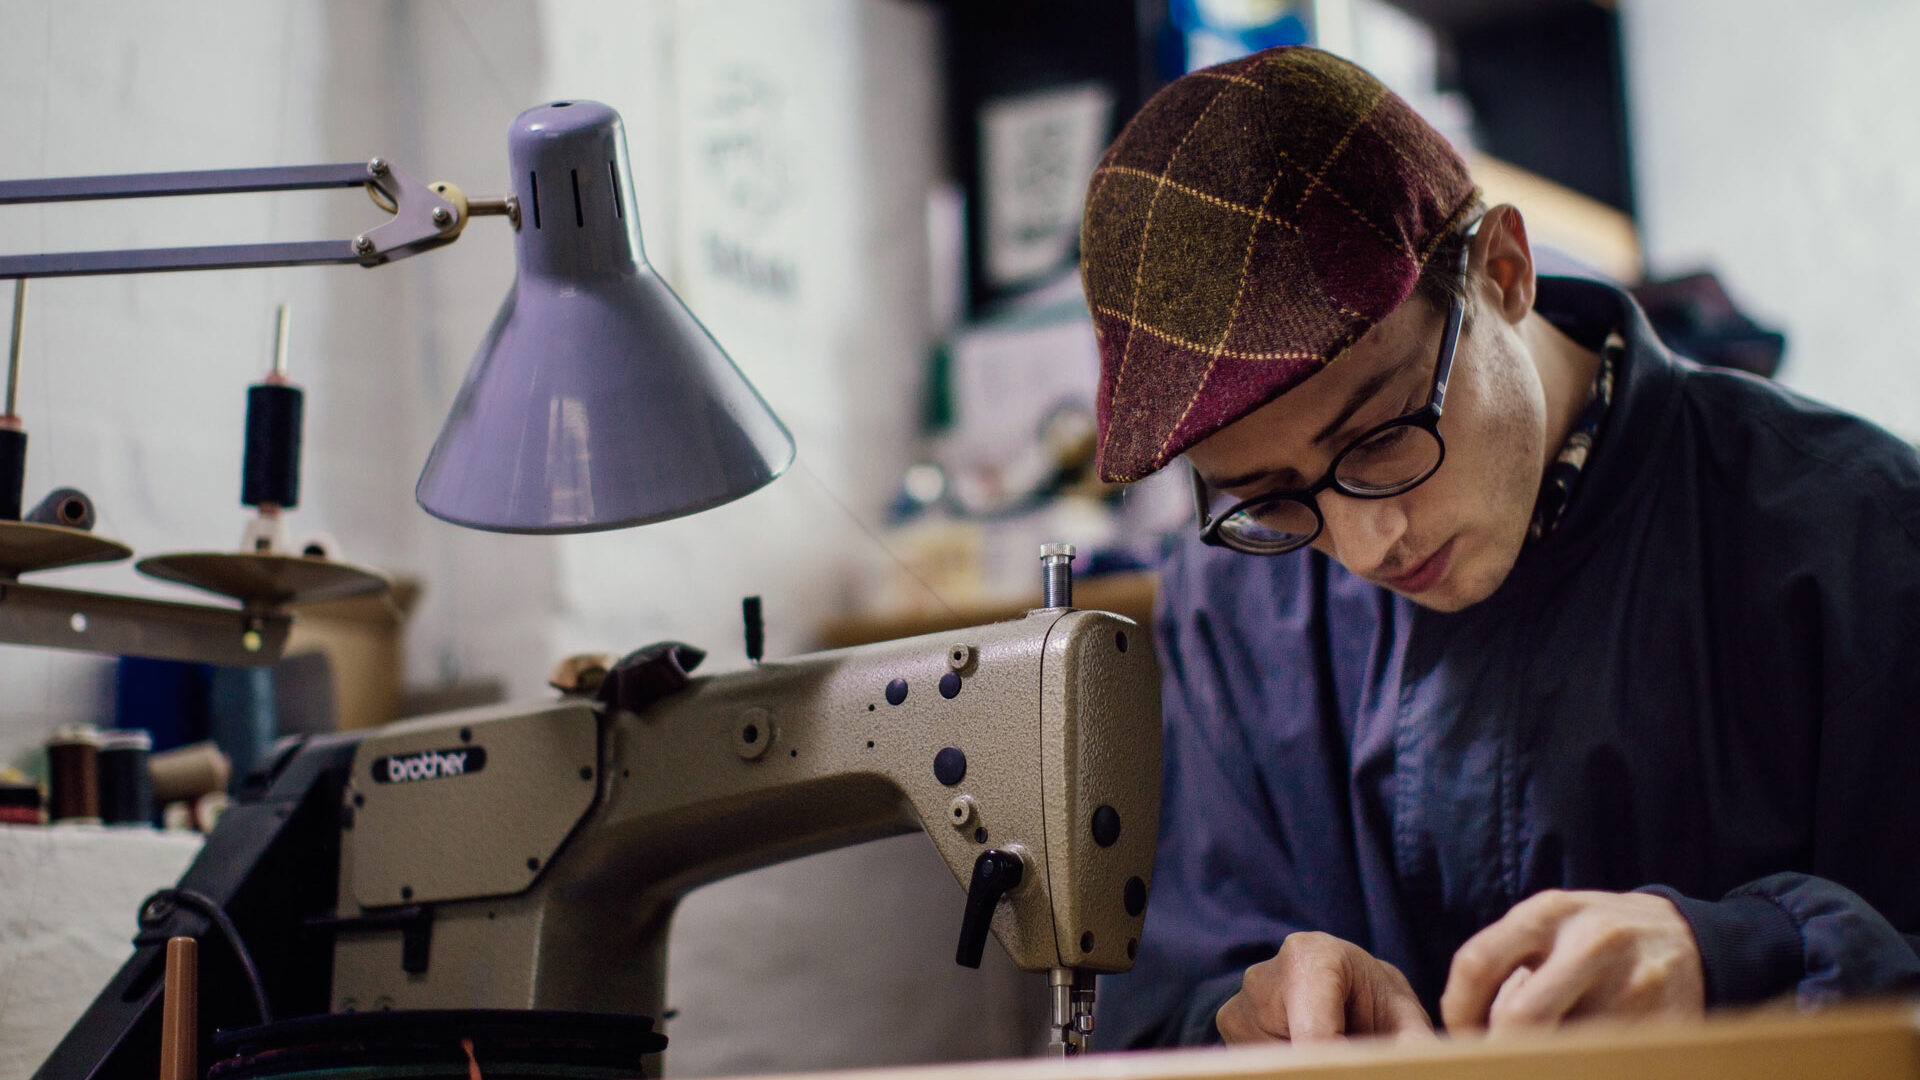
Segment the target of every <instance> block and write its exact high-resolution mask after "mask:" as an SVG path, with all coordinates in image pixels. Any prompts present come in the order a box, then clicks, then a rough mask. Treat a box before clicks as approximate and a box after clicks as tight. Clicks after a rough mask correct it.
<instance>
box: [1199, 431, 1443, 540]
mask: <svg viewBox="0 0 1920 1080" xmlns="http://www.w3.org/2000/svg"><path fill="white" fill-rule="evenodd" d="M1440 455H1441V449H1440V441H1439V440H1438V439H1437V438H1435V437H1434V434H1433V432H1431V431H1429V430H1427V429H1426V428H1424V427H1420V426H1419V425H1417V424H1396V425H1394V426H1393V427H1390V428H1387V429H1385V430H1383V431H1379V432H1375V433H1374V434H1373V435H1371V436H1369V437H1367V438H1366V439H1365V440H1363V441H1361V442H1358V443H1355V444H1354V445H1352V446H1350V447H1348V448H1347V449H1346V451H1345V452H1343V453H1342V454H1341V455H1340V458H1339V460H1337V461H1336V462H1334V468H1333V480H1334V485H1335V487H1336V488H1337V489H1339V490H1341V491H1343V492H1345V493H1347V494H1351V495H1358V496H1360V497H1362V498H1384V497H1387V496H1391V495H1397V494H1399V493H1401V492H1403V491H1406V490H1408V489H1409V488H1412V487H1414V486H1416V485H1418V484H1419V483H1420V482H1421V481H1423V480H1425V479H1426V478H1427V477H1429V476H1431V475H1433V472H1434V470H1435V469H1437V468H1438V467H1439V465H1440ZM1221 509H1222V510H1225V509H1227V508H1226V507H1222V508H1221ZM1219 528H1220V532H1221V533H1223V534H1227V535H1228V536H1230V537H1231V538H1232V540H1233V542H1234V545H1235V546H1236V547H1243V548H1245V549H1247V550H1254V551H1284V550H1286V549H1288V548H1290V547H1298V546H1300V545H1302V544H1305V543H1307V542H1308V541H1310V540H1312V539H1313V538H1314V536H1315V535H1316V534H1318V533H1319V531H1320V515H1319V514H1318V513H1316V512H1315V509H1314V507H1312V506H1310V505H1308V504H1307V503H1306V502H1304V501H1302V500H1300V499H1295V498H1285V497H1282V498H1276V499H1273V500H1271V501H1267V502H1256V503H1253V504H1252V505H1250V506H1245V507H1242V508H1241V509H1240V510H1239V511H1238V512H1235V513H1231V514H1228V515H1227V516H1226V517H1225V518H1224V519H1222V520H1221V522H1220V526H1219Z"/></svg>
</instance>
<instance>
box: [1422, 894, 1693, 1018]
mask: <svg viewBox="0 0 1920 1080" xmlns="http://www.w3.org/2000/svg"><path fill="white" fill-rule="evenodd" d="M1705 1007H1706V976H1705V974H1704V973H1703V972H1702V971H1701V968H1700V947H1699V945H1698V944H1697V943H1696V942H1695V941H1694V940H1693V928H1692V927H1690V926H1689V925H1687V920H1686V919H1685V918H1683V917H1682V916H1681V914H1680V909H1679V908H1676V907H1674V906H1673V904H1672V902H1671V901H1669V900H1667V899H1666V898H1665V897H1660V896H1653V895H1650V894H1647V893H1608V892H1563V891H1560V890H1557V889H1554V890H1549V891H1547V892H1543V893H1538V894H1536V895H1534V896H1530V897H1528V898H1527V899H1525V900H1522V901H1521V902H1520V903H1518V904H1515V905H1514V906H1513V910H1512V911H1509V912H1507V914H1506V915H1505V916H1504V917H1502V918H1501V919H1500V921H1499V922H1496V923H1494V924H1493V925H1492V926H1489V927H1487V928H1486V929H1485V930H1482V931H1480V932H1479V933H1478V934H1475V935H1474V936H1473V937H1472V938H1470V939H1469V940H1468V941H1467V943H1466V944H1465V945H1462V946H1460V951H1458V952H1456V953H1454V954H1453V967H1452V970H1450V971H1449V972H1448V973H1447V989H1446V992H1445V993H1444V994H1442V995H1440V1015H1441V1017H1442V1018H1443V1019H1445V1021H1446V1024H1447V1029H1448V1030H1449V1031H1468V1030H1471V1029H1473V1028H1480V1027H1485V1028H1489V1029H1491V1030H1494V1031H1499V1030H1502V1029H1505V1028H1517V1027H1528V1026H1539V1025H1551V1024H1557V1023H1559V1022H1560V1021H1562V1020H1566V1019H1570V1018H1573V1017H1582V1016H1655V1015H1664V1016H1699V1015H1700V1014H1701V1013H1702V1012H1703V1011H1704V1010H1705Z"/></svg>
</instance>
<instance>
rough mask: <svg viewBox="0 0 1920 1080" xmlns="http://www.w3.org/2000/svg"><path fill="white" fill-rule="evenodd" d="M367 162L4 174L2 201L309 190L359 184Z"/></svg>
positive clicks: (366, 173)
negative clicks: (37, 176)
mask: <svg viewBox="0 0 1920 1080" xmlns="http://www.w3.org/2000/svg"><path fill="white" fill-rule="evenodd" d="M369 175H370V174H369V170H368V166H367V163H366V162H364V161H350V162H345V163H343V164H339V165H292V166H278V165H270V166H268V167H266V168H263V169H208V170H198V171H194V172H170V173H128V174H124V175H120V176H60V177H49V178H47V179H44V180H0V205H6V204H9V203H43V202H77V201H80V200H85V199H147V198H152V197H154V196H156V195H222V194H226V193H228V192H239V191H309V190H315V189H319V188H330V187H359V186H360V185H361V184H364V183H366V182H367V179H368V176H369Z"/></svg>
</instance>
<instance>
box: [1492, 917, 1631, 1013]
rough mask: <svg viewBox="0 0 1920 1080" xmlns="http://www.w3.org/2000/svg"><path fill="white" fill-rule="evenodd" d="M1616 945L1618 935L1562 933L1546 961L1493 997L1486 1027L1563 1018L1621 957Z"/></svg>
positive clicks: (1623, 957)
mask: <svg viewBox="0 0 1920 1080" xmlns="http://www.w3.org/2000/svg"><path fill="white" fill-rule="evenodd" d="M1571 926H1572V924H1569V927H1570V928H1571ZM1616 945H1617V939H1615V938H1613V937H1611V936H1609V935H1606V934H1595V933H1576V932H1568V933H1563V934H1561V935H1560V940H1559V941H1558V942H1557V943H1556V945H1555V947H1554V950H1553V952H1552V953H1551V954H1549V955H1548V957H1547V960H1546V963H1544V964H1541V965H1540V967H1539V969H1538V970H1536V971H1534V972H1533V974H1532V975H1530V976H1528V977H1527V979H1526V981H1525V982H1523V983H1520V984H1518V985H1515V986H1514V987H1513V988H1512V989H1510V990H1507V991H1505V992H1503V993H1502V994H1501V995H1500V997H1499V999H1498V1000H1497V1001H1495V1002H1494V1003H1493V1006H1492V1008H1491V1009H1489V1010H1488V1017H1487V1027H1488V1029H1489V1030H1493V1031H1501V1030H1507V1029H1512V1028H1522V1027H1541V1026H1545V1025H1550V1024H1558V1023H1559V1022H1560V1021H1562V1020H1564V1019H1566V1017H1567V1014H1568V1013H1570V1012H1572V1011H1573V1009H1574V1006H1576V1005H1578V1004H1579V1003H1580V1000H1581V999H1582V998H1584V997H1586V996H1587V994H1588V993H1590V992H1591V991H1592V990H1593V989H1594V987H1595V986H1597V985H1598V984H1599V983H1600V982H1601V981H1602V980H1605V979H1610V978H1611V977H1612V976H1613V974H1614V972H1615V971H1616V970H1617V968H1618V967H1619V965H1620V964H1621V962H1622V961H1623V960H1624V959H1626V956H1625V954H1624V953H1623V952H1622V951H1621V950H1620V949H1619V948H1617V947H1614V946H1616Z"/></svg>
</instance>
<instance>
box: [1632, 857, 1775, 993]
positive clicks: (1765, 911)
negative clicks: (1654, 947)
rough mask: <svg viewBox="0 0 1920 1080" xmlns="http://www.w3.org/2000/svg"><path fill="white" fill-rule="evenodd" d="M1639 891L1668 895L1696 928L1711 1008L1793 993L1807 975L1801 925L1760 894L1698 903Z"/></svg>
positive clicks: (1660, 890)
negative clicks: (1796, 985)
mask: <svg viewBox="0 0 1920 1080" xmlns="http://www.w3.org/2000/svg"><path fill="white" fill-rule="evenodd" d="M1634 891H1635V892H1643V893H1652V894H1653V895H1655V896H1660V897H1665V898H1666V899H1667V900H1670V901H1672V902H1673V906H1674V907H1677V908H1679V909H1680V914H1681V916H1682V917H1684V918H1685V919H1686V920H1687V924H1688V925H1689V926H1691V927H1693V940H1694V941H1695V943H1697V944H1698V945H1699V947H1700V968H1701V971H1702V973H1703V974H1704V975H1705V976H1706V984H1707V985H1706V992H1707V1001H1706V1004H1707V1007H1708V1008H1712V1007H1714V1006H1717V1005H1749V1004H1753V1003H1755V1002H1759V1001H1764V1000H1766V999H1768V998H1771V997H1776V996H1778V995H1780V994H1784V993H1787V992H1789V991H1791V990H1792V989H1793V988H1794V986H1795V984H1797V983H1798V982H1799V981H1800V979H1801V978H1802V976H1804V975H1805V974H1806V953H1805V948H1804V946H1803V944H1802V942H1801V939H1800V927H1799V924H1797V923H1795V922H1794V921H1793V917H1792V916H1790V915H1788V914H1787V912H1786V910H1785V909H1783V908H1781V907H1780V905H1778V904H1776V903H1774V902H1773V901H1771V900H1768V899H1766V898H1765V897H1761V896H1751V895H1734V896H1729V897H1727V898H1726V899H1724V900H1695V899H1692V898H1691V897H1686V896H1681V895H1680V894H1679V893H1677V892H1675V891H1674V890H1672V889H1670V888H1668V887H1666V886H1665V885H1648V886H1646V887H1645V888H1641V889H1636V890H1634Z"/></svg>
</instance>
